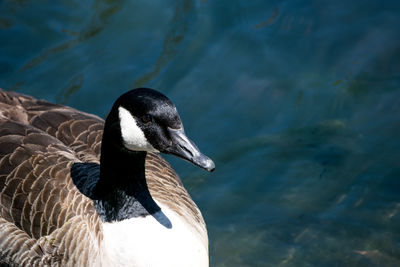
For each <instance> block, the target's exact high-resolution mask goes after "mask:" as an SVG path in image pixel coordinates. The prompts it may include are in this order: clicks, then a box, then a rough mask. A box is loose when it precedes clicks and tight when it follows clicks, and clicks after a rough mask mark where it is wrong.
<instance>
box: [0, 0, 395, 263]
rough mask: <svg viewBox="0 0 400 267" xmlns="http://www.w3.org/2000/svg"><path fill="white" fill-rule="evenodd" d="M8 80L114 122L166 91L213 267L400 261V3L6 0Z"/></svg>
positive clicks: (0, 69)
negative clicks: (121, 110) (146, 96)
mask: <svg viewBox="0 0 400 267" xmlns="http://www.w3.org/2000/svg"><path fill="white" fill-rule="evenodd" d="M0 40H1V42H0V87H2V88H4V89H6V90H14V91H18V92H22V93H26V94H30V95H33V96H35V97H38V98H44V99H47V100H49V101H54V102H57V103H61V104H66V105H70V106H73V107H75V108H78V109H81V110H84V111H86V112H90V113H94V114H97V115H99V116H102V117H105V116H106V114H107V112H108V110H109V108H110V106H111V104H112V102H113V100H114V99H115V98H116V97H118V96H119V95H120V94H121V93H122V92H125V91H126V90H128V89H130V88H134V87H139V86H146V87H152V88H155V89H158V90H160V91H162V92H163V93H165V94H167V95H168V96H169V97H170V98H171V99H172V100H173V101H174V102H175V103H176V105H177V107H178V109H179V111H180V113H181V117H182V119H183V122H184V124H185V127H186V131H187V133H188V135H190V136H191V137H192V139H193V140H195V141H196V143H197V144H198V145H199V146H200V148H201V149H202V150H203V151H204V152H205V153H206V154H208V155H209V156H211V157H212V158H213V159H214V160H215V163H216V165H217V169H216V171H215V172H214V173H212V174H208V173H205V172H204V171H203V170H201V169H199V168H196V167H195V166H192V165H189V164H187V163H186V162H183V161H181V160H178V159H174V158H173V157H167V158H168V160H169V161H170V162H171V163H172V165H173V166H174V168H175V169H176V170H177V171H178V173H179V174H180V176H181V177H182V180H183V182H184V184H185V186H186V188H187V189H188V191H189V192H190V193H191V195H192V197H193V199H194V200H195V201H196V203H198V205H199V207H200V208H201V210H202V212H203V215H204V217H205V220H206V222H207V225H208V230H209V237H210V257H211V265H212V266H400V152H399V151H400V138H399V136H400V2H399V1H385V0H383V1H382V0H381V1H377V0H373V1H361V0H357V1H295V0H288V1H261V0H254V1H253V0H252V1H248V0H235V1H228V0H218V1H217V0H196V1H195V0H181V1H172V0H168V1H165V0H138V1H122V0H115V1H109V0H97V1H67V0H64V1H61V0H59V1H50V0H42V1H29V0H3V1H1V0H0Z"/></svg>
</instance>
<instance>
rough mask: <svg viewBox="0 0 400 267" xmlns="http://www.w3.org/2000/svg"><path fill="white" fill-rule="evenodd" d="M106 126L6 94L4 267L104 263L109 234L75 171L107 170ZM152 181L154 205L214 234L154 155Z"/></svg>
mask: <svg viewBox="0 0 400 267" xmlns="http://www.w3.org/2000/svg"><path fill="white" fill-rule="evenodd" d="M103 126H104V121H103V120H102V119H100V118H99V117H97V116H94V115H90V114H87V113H84V112H80V111H77V110H75V109H72V108H69V107H63V106H60V105H56V104H52V103H48V102H46V101H43V100H37V99H35V98H33V97H30V96H26V95H21V94H17V93H13V92H5V91H2V90H0V229H1V233H0V265H1V263H7V264H9V265H11V266H13V265H17V266H44V265H51V266H57V265H66V264H68V265H69V266H74V265H76V264H79V265H81V266H86V265H88V264H89V263H90V262H91V260H92V259H93V258H94V257H97V256H98V255H96V253H98V252H96V251H97V250H96V246H98V245H99V244H100V241H101V240H102V226H101V223H100V220H99V217H98V215H97V213H96V211H95V209H94V206H93V202H92V201H91V200H90V199H88V198H87V197H86V196H84V195H82V194H81V193H80V192H79V190H78V189H77V188H76V187H75V185H74V183H73V181H72V179H71V177H70V168H71V166H72V164H73V163H74V162H94V163H99V159H100V148H101V139H102V134H103ZM146 179H147V183H148V186H149V190H150V193H151V195H152V197H153V198H154V199H156V200H157V201H159V202H161V203H162V204H164V205H167V206H169V207H170V208H171V209H173V210H175V211H176V212H177V213H178V214H181V215H183V216H184V218H186V219H187V220H188V222H189V223H190V224H193V222H198V223H197V224H196V223H195V224H194V225H195V227H198V228H199V229H198V231H199V232H203V233H204V232H206V229H205V224H204V221H203V218H202V216H201V213H200V211H199V209H198V208H197V206H196V205H195V204H194V203H193V201H192V200H191V198H190V196H189V195H188V193H187V192H186V190H185V188H184V187H183V185H182V182H181V180H180V179H179V177H178V176H177V174H176V173H175V171H174V170H173V169H172V168H171V167H170V165H169V164H168V163H167V162H166V161H165V160H164V159H163V158H162V157H161V156H159V155H158V154H154V153H148V154H147V157H146ZM171 198H173V199H176V201H171ZM81 241H82V242H81ZM83 241H85V242H83Z"/></svg>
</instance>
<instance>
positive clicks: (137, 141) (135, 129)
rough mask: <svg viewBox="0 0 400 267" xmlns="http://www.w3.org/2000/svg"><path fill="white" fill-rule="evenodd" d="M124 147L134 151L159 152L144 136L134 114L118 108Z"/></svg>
mask: <svg viewBox="0 0 400 267" xmlns="http://www.w3.org/2000/svg"><path fill="white" fill-rule="evenodd" d="M118 112H119V122H120V126H121V134H122V140H123V142H124V146H125V147H126V148H127V149H129V150H133V151H149V152H158V151H157V150H156V149H155V148H154V147H153V146H152V145H151V144H150V143H149V141H147V138H146V137H145V136H144V133H143V131H142V129H140V128H139V126H138V125H137V123H136V120H135V118H134V117H133V116H132V114H131V113H130V112H129V111H128V110H126V109H125V108H123V107H119V108H118Z"/></svg>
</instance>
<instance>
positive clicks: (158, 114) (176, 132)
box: [106, 88, 215, 171]
mask: <svg viewBox="0 0 400 267" xmlns="http://www.w3.org/2000/svg"><path fill="white" fill-rule="evenodd" d="M116 120H117V121H118V122H119V123H118V124H116V123H115V122H116ZM111 125H113V126H112V127H117V128H119V130H120V134H121V138H120V139H119V140H120V141H121V143H122V144H121V145H123V146H124V147H125V148H127V149H129V150H131V151H153V152H162V153H167V154H173V155H175V156H178V157H180V158H183V159H185V160H188V161H190V162H192V163H193V164H195V165H197V166H199V167H201V168H203V169H206V170H208V171H213V170H214V168H215V165H214V163H213V161H212V160H211V159H209V158H208V157H207V156H205V155H203V154H202V153H201V152H200V151H199V149H198V148H197V146H196V145H195V144H194V143H193V142H192V141H191V140H190V139H189V138H188V137H187V136H186V134H185V132H184V129H183V125H182V121H181V119H180V117H179V114H178V112H177V110H176V107H175V105H174V104H173V103H172V102H171V101H170V100H169V99H168V98H167V97H166V96H165V95H163V94H161V93H160V92H157V91H155V90H152V89H147V88H139V89H134V90H131V91H129V92H127V93H125V94H123V95H121V96H120V97H119V98H118V99H117V101H115V103H114V105H113V108H112V110H111V112H110V114H109V116H108V117H107V120H106V128H107V127H109V126H111Z"/></svg>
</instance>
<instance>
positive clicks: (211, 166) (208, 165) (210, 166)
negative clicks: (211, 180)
mask: <svg viewBox="0 0 400 267" xmlns="http://www.w3.org/2000/svg"><path fill="white" fill-rule="evenodd" d="M204 169H206V170H207V171H209V172H213V171H214V170H215V164H214V162H213V161H212V160H211V159H208V160H207V161H206V162H205V164H204Z"/></svg>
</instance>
